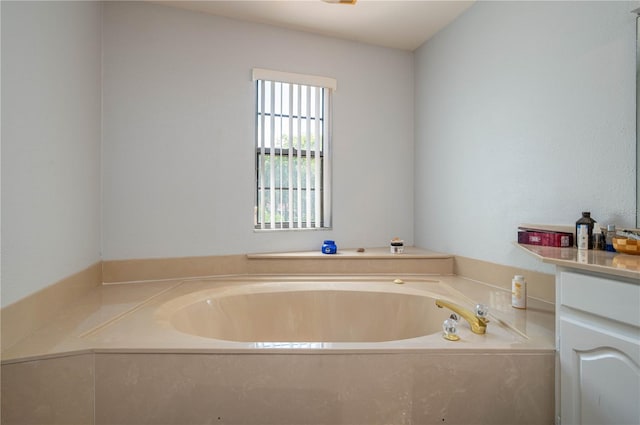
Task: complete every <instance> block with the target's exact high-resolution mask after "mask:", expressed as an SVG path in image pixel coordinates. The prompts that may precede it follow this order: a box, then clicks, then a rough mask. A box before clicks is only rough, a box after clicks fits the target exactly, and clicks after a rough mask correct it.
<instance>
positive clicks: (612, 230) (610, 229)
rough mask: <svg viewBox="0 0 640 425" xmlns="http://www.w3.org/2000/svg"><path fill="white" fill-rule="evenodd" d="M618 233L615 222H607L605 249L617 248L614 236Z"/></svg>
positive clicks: (613, 250)
mask: <svg viewBox="0 0 640 425" xmlns="http://www.w3.org/2000/svg"><path fill="white" fill-rule="evenodd" d="M615 235H616V225H615V224H607V234H606V235H605V242H604V249H605V251H611V252H615V251H616V249H615V248H614V247H613V238H614V237H615Z"/></svg>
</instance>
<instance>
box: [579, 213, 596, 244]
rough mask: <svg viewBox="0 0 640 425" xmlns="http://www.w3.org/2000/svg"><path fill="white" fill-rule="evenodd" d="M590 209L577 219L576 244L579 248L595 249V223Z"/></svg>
mask: <svg viewBox="0 0 640 425" xmlns="http://www.w3.org/2000/svg"><path fill="white" fill-rule="evenodd" d="M595 222H596V221H595V220H594V219H592V218H591V213H590V212H589V211H584V212H583V213H582V217H581V218H580V219H579V220H578V221H576V246H577V247H578V249H593V225H594V224H595Z"/></svg>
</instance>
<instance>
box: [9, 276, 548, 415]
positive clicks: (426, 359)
mask: <svg viewBox="0 0 640 425" xmlns="http://www.w3.org/2000/svg"><path fill="white" fill-rule="evenodd" d="M397 279H400V280H401V281H402V283H396V282H397ZM509 295H510V294H509V292H508V291H505V290H503V289H499V288H495V287H491V286H488V285H483V284H479V283H477V282H473V281H469V280H466V279H463V278H459V277H456V276H414V275H403V276H381V275H377V276H245V275H242V276H223V277H216V278H210V279H196V280H181V281H179V280H176V281H167V282H145V283H135V284H126V285H110V286H109V285H107V286H103V287H101V288H99V289H98V290H97V292H96V293H95V301H96V303H98V304H99V305H100V306H101V307H99V308H95V309H94V308H89V307H88V305H87V306H80V307H79V310H78V312H76V313H74V314H72V315H70V316H69V318H68V321H65V320H62V321H58V322H57V323H52V324H51V327H50V328H48V329H44V330H43V331H42V332H41V333H39V334H36V335H34V337H33V338H32V339H31V340H30V341H25V344H24V345H23V346H22V350H23V352H22V359H21V360H19V361H17V360H16V361H15V362H14V363H11V364H4V365H3V367H4V368H6V369H3V380H4V379H5V372H7V373H8V375H7V376H14V375H15V376H20V377H21V378H20V379H19V380H18V381H17V382H26V381H25V379H26V378H24V377H23V375H24V376H27V377H28V376H31V375H30V374H31V373H32V371H33V370H38V371H58V370H60V371H62V372H60V373H61V374H62V376H63V377H64V380H65V382H67V381H68V380H72V378H73V379H76V381H77V382H76V381H69V382H73V385H71V384H69V385H70V386H69V388H78V389H79V390H78V395H77V397H70V400H72V402H71V403H72V404H70V405H67V404H63V405H62V406H61V407H60V411H64V412H70V411H75V410H74V409H75V407H74V406H76V404H77V401H76V400H81V399H82V400H84V398H82V397H84V396H85V394H89V395H90V398H88V399H87V401H86V403H85V404H86V406H87V411H88V412H89V414H92V415H94V416H93V417H94V418H95V422H86V423H96V424H101V423H105V424H106V423H118V424H138V425H139V424H167V423H175V424H178V423H180V424H188V423H193V424H202V423H210V424H213V423H215V424H231V423H233V424H242V423H243V424H299V423H309V424H334V425H338V424H356V423H358V424H372V425H373V424H389V423H393V424H409V425H410V424H440V423H449V424H451V423H457V424H479V425H481V424H512V423H519V424H528V423H530V424H540V423H552V422H553V411H554V399H553V385H554V380H553V379H554V378H553V377H554V365H555V351H554V337H553V323H554V319H553V313H552V312H551V313H548V312H543V310H541V309H540V308H538V307H537V306H536V304H535V303H534V302H531V303H530V308H529V309H528V310H526V311H519V310H516V309H513V308H511V306H510V296H509ZM134 299H135V300H136V301H135V302H133V301H132V300H134ZM436 299H444V300H447V301H451V302H454V303H456V304H459V305H462V306H464V307H467V308H472V307H473V306H474V304H475V303H476V302H482V303H485V304H490V307H491V308H492V309H493V310H492V313H490V316H489V320H490V323H489V325H488V328H487V333H486V334H485V335H477V334H474V333H472V332H471V330H470V329H469V326H468V324H467V323H466V322H463V321H462V322H460V324H459V329H458V334H459V336H460V340H459V341H448V340H445V339H444V338H443V337H442V322H443V320H444V319H446V318H447V317H449V315H450V314H451V312H450V311H447V310H446V309H438V308H437V307H436V305H435V300H436ZM81 311H87V312H90V313H88V314H85V313H83V314H85V315H84V316H82V315H80V316H78V315H77V314H78V313H79V312H81ZM72 317H73V318H72ZM519 321H520V322H519ZM545 321H546V323H544V322H545ZM95 323H98V324H97V325H95V326H94V324H95ZM63 334H64V335H63ZM31 344H32V345H31ZM36 349H37V350H44V349H46V350H48V351H47V353H46V355H41V354H38V355H37V356H36V355H35V353H36V351H35V350H36ZM24 350H31V352H32V353H33V356H34V357H32V359H31V360H28V359H25V351H24ZM41 353H43V352H42V351H41ZM43 354H44V353H43ZM41 373H45V372H41ZM50 373H53V372H46V373H45V375H46V376H49V374H50ZM12 374H13V375H12ZM38 379H40V378H38ZM38 379H36V381H35V383H33V384H32V385H31V386H30V387H29V388H39V385H41V382H42V381H41V380H38ZM29 382H30V381H29ZM58 387H59V386H58V385H56V386H54V387H52V391H51V393H52V394H53V395H52V397H53V398H55V395H56V394H57V393H58V391H57V388H58ZM21 394H22V393H21ZM85 398H86V397H85ZM73 403H75V404H73ZM41 405H42V400H41V396H38V397H34V402H33V406H36V407H38V406H41ZM36 407H34V409H35V408H36Z"/></svg>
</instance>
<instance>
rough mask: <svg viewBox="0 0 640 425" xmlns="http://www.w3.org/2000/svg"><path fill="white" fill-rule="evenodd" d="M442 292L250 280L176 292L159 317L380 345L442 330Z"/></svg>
mask: <svg viewBox="0 0 640 425" xmlns="http://www.w3.org/2000/svg"><path fill="white" fill-rule="evenodd" d="M412 283H413V284H414V285H415V283H417V281H416V280H415V279H414V280H413V281H412ZM421 283H422V285H423V286H424V287H426V288H428V287H429V286H432V287H434V289H436V288H437V286H438V282H437V281H433V280H432V281H430V280H422V281H421ZM441 296H442V295H441ZM436 297H438V295H437V294H436V293H434V292H433V291H431V292H430V291H426V290H425V289H424V288H423V289H422V290H421V289H418V288H415V287H409V286H405V282H404V281H403V280H401V279H390V278H388V279H385V280H384V281H383V282H381V281H379V280H378V281H376V280H375V279H371V280H369V281H366V282H362V281H361V282H348V281H337V282H335V281H334V282H332V281H317V280H316V281H306V282H304V281H302V282H301V281H291V282H286V283H285V282H259V283H243V284H239V285H234V286H230V287H222V288H215V289H203V290H196V291H194V292H190V293H188V294H186V295H181V296H177V297H176V298H175V299H172V300H170V301H167V302H166V303H164V304H162V305H161V306H160V307H159V308H158V310H157V313H156V317H157V319H158V321H159V322H161V323H162V324H163V325H164V326H167V327H172V328H174V329H175V330H177V331H180V332H183V333H186V334H190V335H195V336H200V337H205V338H211V339H217V340H226V341H236V342H274V341H279V342H282V341H291V342H349V343H376V342H384V341H397V340H405V339H411V338H417V337H422V336H425V335H429V334H434V333H438V332H441V330H442V322H443V321H444V320H445V319H446V318H448V317H449V315H450V314H451V312H450V311H447V310H446V309H440V308H438V307H436V305H435V299H436Z"/></svg>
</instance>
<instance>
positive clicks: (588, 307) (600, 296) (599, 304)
mask: <svg viewBox="0 0 640 425" xmlns="http://www.w3.org/2000/svg"><path fill="white" fill-rule="evenodd" d="M560 304H561V305H564V306H567V307H571V308H575V309H577V310H582V311H585V312H588V313H591V314H595V315H598V316H602V317H606V318H609V319H613V320H617V321H619V322H622V323H627V324H630V325H635V326H640V283H639V284H633V283H628V282H621V281H617V280H613V279H605V278H602V277H595V276H590V275H584V274H580V273H572V272H567V271H563V272H561V273H560Z"/></svg>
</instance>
